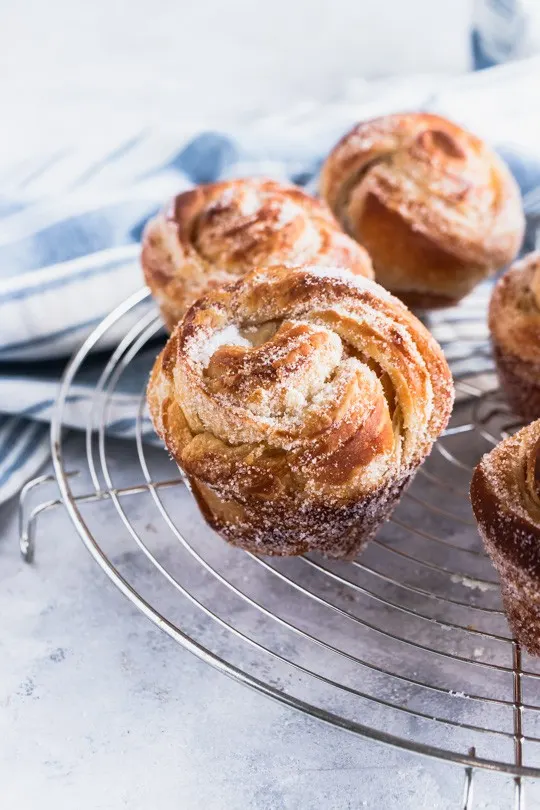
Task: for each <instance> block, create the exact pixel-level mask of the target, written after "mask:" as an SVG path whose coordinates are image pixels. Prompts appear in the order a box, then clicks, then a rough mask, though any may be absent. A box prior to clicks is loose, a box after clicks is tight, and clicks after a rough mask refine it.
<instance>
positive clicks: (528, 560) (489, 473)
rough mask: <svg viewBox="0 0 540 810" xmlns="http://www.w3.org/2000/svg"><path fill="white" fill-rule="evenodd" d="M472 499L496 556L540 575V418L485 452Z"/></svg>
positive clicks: (474, 478)
mask: <svg viewBox="0 0 540 810" xmlns="http://www.w3.org/2000/svg"><path fill="white" fill-rule="evenodd" d="M471 501H472V505H473V510H474V514H475V517H476V519H477V521H478V522H479V525H480V528H481V530H482V531H483V532H484V533H485V534H486V535H487V537H488V539H489V540H490V541H491V544H492V545H493V546H494V548H495V549H496V551H497V552H498V554H499V555H501V556H502V557H503V559H504V560H506V561H507V562H509V563H512V564H513V565H518V566H523V567H524V568H525V569H527V570H528V571H529V572H530V573H534V574H535V575H536V576H540V420H539V421H536V422H533V423H532V424H530V425H527V427H524V428H522V430H520V431H518V433H516V434H514V435H513V436H510V437H509V438H508V439H505V440H504V441H503V442H501V443H500V444H498V445H497V447H495V448H494V449H493V450H492V451H491V452H490V453H487V454H486V455H485V456H483V458H482V461H481V462H480V464H479V465H478V466H477V467H476V469H475V471H474V474H473V478H472V482H471Z"/></svg>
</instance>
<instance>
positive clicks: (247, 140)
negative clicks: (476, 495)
mask: <svg viewBox="0 0 540 810" xmlns="http://www.w3.org/2000/svg"><path fill="white" fill-rule="evenodd" d="M539 90H540V60H539V59H531V60H528V61H527V62H522V63H516V64H513V65H510V66H508V67H503V68H494V69H493V70H487V71H483V72H482V73H477V74H471V75H468V76H464V77H460V78H458V79H444V80H442V79H441V78H440V77H433V76H423V77H413V78H410V79H406V80H405V79H404V80H385V81H379V82H373V83H368V82H351V83H350V85H349V87H348V88H347V90H346V92H345V94H344V96H343V98H342V99H341V100H340V101H339V102H335V103H333V104H327V105H324V106H321V105H316V104H303V105H301V106H299V107H297V108H296V109H295V110H293V111H290V112H289V113H287V114H283V115H274V116H269V117H265V118H260V119H258V120H253V121H251V122H249V123H246V124H245V125H244V126H243V127H242V128H240V127H239V128H238V131H235V132H224V131H221V132H219V131H206V132H203V133H199V134H195V133H194V132H190V131H189V130H187V129H186V130H182V131H179V130H176V131H162V130H160V131H159V132H158V131H156V130H155V129H153V128H152V127H150V126H141V128H140V130H139V131H138V132H135V133H134V132H125V131H122V130H121V127H115V125H114V116H113V115H112V114H111V116H110V117H109V121H110V126H108V127H107V128H106V132H103V131H100V133H99V137H92V138H86V139H82V140H80V141H79V142H78V145H77V146H76V147H75V146H74V145H73V144H70V143H62V142H60V141H59V136H58V130H56V131H55V136H54V142H51V143H48V142H47V138H46V136H45V135H43V136H42V133H39V134H40V136H42V137H41V139H40V142H39V150H37V151H36V149H35V143H34V144H33V146H32V148H31V146H30V145H29V146H28V149H27V152H28V154H26V155H25V156H23V158H21V159H17V160H14V159H12V160H10V147H9V144H10V143H13V144H14V143H17V148H18V153H19V156H20V154H21V151H24V150H21V145H23V146H24V137H25V133H14V132H13V130H10V131H9V132H8V133H7V134H6V132H4V133H2V134H0V177H1V182H0V188H1V189H2V191H1V192H0V502H2V501H4V500H6V499H7V498H9V497H11V496H12V495H14V494H15V493H16V492H17V491H18V490H19V489H20V487H21V486H22V484H23V483H24V482H25V480H27V479H28V478H29V477H30V476H32V475H33V474H34V473H35V472H36V471H37V469H38V468H39V467H40V466H41V465H42V464H43V463H44V461H45V460H46V459H47V457H48V455H49V450H48V426H47V423H48V422H49V420H50V418H51V414H52V411H53V408H54V401H55V397H56V394H57V389H58V381H59V379H60V376H61V373H62V369H63V367H64V366H65V362H66V357H68V356H69V354H70V353H71V352H72V351H73V350H74V348H75V347H76V346H77V345H78V344H80V343H81V342H82V340H83V339H84V337H85V336H86V335H87V334H88V333H89V331H90V330H92V328H93V327H94V326H95V325H96V324H97V323H99V321H100V320H101V319H102V318H103V317H104V316H105V315H106V314H107V313H108V312H109V311H110V310H111V309H113V308H114V307H115V306H116V305H117V304H118V303H120V302H121V301H122V300H123V299H125V298H126V297H127V296H128V295H130V294H132V293H133V292H135V291H136V290H137V289H139V288H140V287H141V285H142V279H141V273H140V269H139V262H138V253H139V247H138V243H139V239H140V235H141V231H142V228H143V227H144V223H145V222H146V220H147V219H148V217H149V216H150V215H151V214H152V213H154V212H155V211H156V210H157V208H158V207H159V205H160V204H161V202H162V201H163V200H164V199H166V198H167V197H168V196H170V195H172V194H174V193H178V192H179V191H180V190H183V189H186V188H189V187H190V186H191V185H193V184H196V183H201V182H209V181H212V180H216V179H218V178H221V179H223V178H229V177H234V176H247V175H258V176H262V175H264V176H270V177H274V178H276V179H281V180H289V181H293V182H295V183H298V184H300V185H303V186H307V187H308V189H311V190H314V189H315V188H316V178H317V173H318V168H319V166H320V163H321V161H322V159H323V157H324V155H325V153H326V152H327V151H328V149H329V148H330V147H331V146H332V145H333V143H334V142H335V141H336V139H337V138H338V137H339V136H340V135H341V134H342V133H343V132H344V131H345V130H346V129H347V128H348V127H350V126H351V125H352V124H353V123H355V122H356V121H358V120H359V119H361V118H368V117H372V116H375V115H380V114H383V113H387V112H391V111H396V110H405V109H425V110H431V111H435V112H439V113H441V114H444V115H447V116H448V117H450V118H453V119H455V120H456V121H458V122H460V123H462V124H464V125H465V126H468V127H470V128H471V129H472V130H473V131H475V132H477V133H478V134H479V135H481V136H482V137H485V138H486V139H487V140H489V141H490V142H491V143H493V144H494V145H495V147H496V148H497V149H499V151H500V152H501V153H502V154H503V155H504V157H505V158H506V160H507V161H508V162H509V164H510V166H511V168H512V170H513V171H514V173H515V175H516V177H517V180H518V182H519V184H520V186H521V189H522V191H523V193H524V195H525V200H526V207H527V213H528V216H529V221H530V224H531V229H530V230H531V235H530V237H529V238H530V240H531V239H534V234H535V232H536V230H535V227H536V217H537V216H539V217H540V191H539V190H538V189H540V118H539V116H538V114H537V109H536V98H537V97H538V91H539ZM104 105H106V99H105V100H104ZM66 115H69V116H70V117H71V119H72V117H73V115H76V110H74V109H73V104H71V105H70V107H69V110H66ZM105 118H106V116H105V117H104V120H105ZM32 149H33V151H32ZM535 189H536V190H535ZM478 294H479V295H484V297H485V293H483V292H482V291H480V292H479V293H478ZM133 317H134V318H138V317H140V311H135V312H134V314H133ZM460 323H463V326H460ZM122 325H123V328H124V330H125V328H126V327H129V323H128V321H127V320H126V319H124V321H123V323H122ZM433 327H434V331H435V333H436V334H437V329H438V328H439V326H438V323H437V319H436V318H435V319H434V322H433ZM440 328H441V329H442V330H443V331H444V334H445V335H446V337H447V338H448V330H449V327H448V323H447V322H442V323H441V324H440ZM450 331H451V332H452V335H451V338H452V345H453V352H454V355H455V356H454V357H453V358H451V359H453V362H454V364H455V365H454V369H455V371H456V373H459V370H460V368H461V367H462V366H463V363H464V359H465V358H466V356H467V354H468V352H469V351H470V346H471V341H473V342H474V341H476V342H478V341H479V340H481V339H483V337H484V334H483V333H482V334H481V335H479V334H476V333H475V334H474V335H472V336H471V334H470V318H467V317H464V318H463V319H462V320H460V318H459V317H458V318H457V319H456V321H455V323H454V324H453V325H452V328H451V330H450ZM120 337H121V335H120V334H118V332H117V333H115V334H113V333H111V334H110V335H109V336H108V338H109V344H108V348H110V347H111V346H112V345H114V344H115V343H116V342H117V341H118V340H119V339H120ZM441 339H442V336H441ZM101 348H107V347H104V346H103V345H102V346H101ZM459 364H461V365H459ZM95 379H96V378H95V377H93V376H92V374H91V373H90V374H89V375H88V376H87V377H86V378H85V379H84V381H82V382H81V383H80V384H79V385H78V388H77V390H76V391H75V392H74V393H73V397H72V399H71V401H70V407H69V411H68V422H69V424H70V425H71V426H73V427H74V428H81V427H83V425H84V424H85V421H86V413H87V411H86V410H85V406H86V405H87V404H88V402H89V395H90V394H91V392H92V387H93V386H94V385H95ZM141 383H142V381H139V389H140V384H141ZM130 384H131V383H130V382H129V380H127V381H125V383H124V385H126V386H127V388H126V390H125V391H123V390H122V389H120V390H119V391H118V392H117V394H116V402H115V414H116V415H117V418H115V420H114V421H113V423H111V426H110V427H111V430H112V431H113V432H115V433H116V434H118V435H120V436H122V435H126V432H127V431H128V430H129V426H130V424H131V423H130V420H129V419H127V418H123V416H122V415H123V414H124V413H125V414H128V413H129V414H130V415H132V407H133V402H132V400H131V396H132V395H131V391H132V390H133V389H131V390H129V386H130ZM151 436H152V432H151V430H149V431H148V438H149V439H150V438H151Z"/></svg>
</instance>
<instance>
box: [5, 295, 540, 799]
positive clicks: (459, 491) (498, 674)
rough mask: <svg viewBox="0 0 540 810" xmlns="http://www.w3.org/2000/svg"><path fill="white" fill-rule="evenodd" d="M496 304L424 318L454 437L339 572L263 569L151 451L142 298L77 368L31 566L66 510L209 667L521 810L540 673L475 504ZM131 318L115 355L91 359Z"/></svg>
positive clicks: (496, 401)
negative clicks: (500, 794) (509, 779)
mask: <svg viewBox="0 0 540 810" xmlns="http://www.w3.org/2000/svg"><path fill="white" fill-rule="evenodd" d="M488 292H489V290H488V289H487V288H480V290H479V292H478V294H477V295H473V296H472V297H471V298H469V299H468V301H467V302H466V303H465V304H464V305H463V306H461V307H458V308H456V309H455V310H452V311H451V312H450V313H449V312H443V313H437V314H435V315H433V316H432V318H431V321H430V323H429V325H430V328H431V329H432V331H433V332H434V334H435V335H436V337H437V338H438V339H439V341H440V342H441V343H442V345H443V347H444V348H445V351H446V352H447V356H448V357H449V360H450V363H451V365H452V368H453V371H454V376H455V380H456V388H457V400H456V406H455V409H454V414H453V417H452V420H451V422H450V425H449V427H448V429H447V430H446V432H445V434H444V435H443V437H442V438H441V439H440V441H438V442H437V444H436V445H435V447H434V449H433V452H432V453H431V455H430V457H429V458H428V459H427V461H426V462H425V464H424V465H423V466H422V467H421V468H420V470H419V472H418V474H417V476H416V479H415V481H414V483H413V484H412V486H411V488H410V489H409V491H408V492H407V493H406V494H405V495H404V497H403V498H402V500H401V503H400V505H399V506H398V508H397V510H396V512H395V513H394V516H393V518H392V520H391V521H390V522H389V523H387V524H385V525H384V526H383V527H382V528H381V530H380V531H379V533H378V535H377V538H376V539H375V540H373V541H372V542H371V544H370V545H369V546H368V548H367V549H366V551H365V552H364V553H363V554H362V556H361V557H360V558H358V559H356V560H354V561H348V562H345V561H339V560H327V559H324V558H321V557H317V556H315V555H306V556H304V557H300V558H290V559H279V558H271V559H269V558H263V557H256V556H254V555H252V554H248V553H246V552H243V551H240V550H238V549H234V548H231V547H229V546H228V545H227V544H226V543H224V542H223V541H222V540H221V539H220V538H219V537H218V536H217V535H215V534H214V533H213V532H212V531H211V530H210V529H209V528H208V527H207V526H206V524H205V523H204V521H203V519H202V518H201V517H200V515H199V513H198V510H197V508H196V505H195V502H194V499H193V498H192V496H191V494H190V492H189V488H188V487H187V486H186V484H185V482H184V481H183V479H182V476H181V475H180V474H179V471H178V468H177V467H176V465H174V464H173V462H172V461H171V460H170V459H169V458H168V457H167V455H166V454H165V453H164V452H163V449H162V448H160V447H159V446H156V441H155V437H153V431H152V428H151V424H150V421H149V418H148V414H147V411H146V403H145V386H146V381H147V378H148V373H149V370H150V367H151V364H152V362H153V360H154V358H155V356H156V354H157V352H158V350H159V347H160V346H161V345H162V343H163V340H164V337H163V334H162V333H161V321H160V319H159V316H158V314H157V312H156V310H155V308H154V305H153V304H152V302H151V300H150V298H149V293H148V291H147V290H141V291H140V292H139V293H137V294H136V295H134V296H133V297H132V298H130V299H129V300H127V301H126V302H125V303H124V304H122V305H121V306H120V307H118V308H117V309H116V310H115V311H114V312H113V313H111V315H110V316H109V317H107V318H106V319H105V320H104V321H103V322H102V323H101V324H100V325H99V326H98V327H97V328H96V329H95V331H94V332H93V333H92V334H91V335H90V337H88V339H87V340H86V341H85V343H84V345H83V346H82V347H81V348H80V350H79V351H78V352H77V353H76V354H75V356H74V357H73V359H72V360H71V362H70V363H69V366H68V367H67V370H66V372H65V375H64V378H63V381H62V385H61V390H60V394H59V397H58V403H57V408H56V415H55V419H54V422H53V425H52V431H51V442H52V453H53V462H54V470H55V478H56V483H57V485H58V487H59V490H60V496H61V498H60V499H53V500H49V501H46V502H44V503H41V504H40V505H39V506H37V507H36V508H34V509H31V508H30V506H29V504H30V503H31V501H32V498H31V491H32V490H33V489H34V488H35V487H36V486H38V485H39V484H43V483H44V482H46V481H48V480H50V479H48V478H47V477H45V476H42V477H40V478H38V479H35V480H34V481H32V482H30V483H29V484H28V485H27V486H26V488H25V490H24V492H23V494H22V497H21V507H20V520H21V550H22V552H23V555H24V556H25V558H26V559H31V558H32V556H33V550H34V530H35V519H36V517H37V516H38V514H40V513H41V512H42V511H44V510H46V509H49V508H51V507H53V506H55V505H57V504H59V503H61V504H63V505H64V506H65V508H66V510H67V512H68V514H69V516H70V518H71V520H72V522H73V524H74V526H75V527H76V529H77V532H78V533H79V535H80V537H81V538H82V540H83V542H84V544H85V545H86V547H87V549H88V550H89V552H90V554H91V555H92V556H93V558H94V559H95V560H96V562H97V563H98V564H99V566H100V567H101V568H102V569H103V570H104V571H105V573H106V574H107V575H108V577H109V578H110V579H111V580H112V582H113V583H114V584H115V585H116V586H117V587H118V588H119V590H120V591H121V592H122V593H123V594H124V595H125V596H126V597H127V598H128V599H129V600H130V601H131V602H132V603H133V604H134V605H136V607H137V608H138V609H139V610H140V611H142V613H143V614H144V615H145V616H147V617H148V618H149V619H150V620H151V621H153V622H154V623H155V624H156V625H157V626H158V627H160V628H161V629H162V630H163V631H165V632H166V633H167V634H168V635H169V636H171V637H172V638H173V639H175V640H176V641H177V642H179V643H180V644H181V645H183V646H184V647H186V648H187V649H188V650H190V651H191V652H193V653H195V654H196V655H197V656H199V657H200V658H202V659H203V660H204V661H207V662H208V663H210V664H212V665H213V666H214V667H216V668H217V669H219V670H220V671H221V672H223V673H225V674H227V675H229V676H231V677H233V678H235V679H236V680H238V681H240V682H242V683H243V684H245V685H247V686H250V687H252V688H254V689H256V690H258V691H259V692H261V693H263V694H265V695H267V696H269V697H271V698H273V699H275V700H277V701H279V702H280V703H282V704H285V705H287V706H290V707H293V708H295V709H299V710H302V711H303V712H307V713H308V714H310V715H312V716H314V717H317V718H319V719H321V720H323V721H326V722H327V723H330V724H333V725H334V726H338V727H340V728H342V729H346V730H348V731H350V732H354V733H356V734H359V735H362V736H364V737H367V738H370V739H372V740H376V741H380V742H382V743H387V744H389V745H393V746H397V747H400V748H403V749H407V750H409V751H413V752H417V753H421V754H425V755H428V756H431V757H436V758H438V759H440V760H444V761H447V762H452V763H455V764H458V765H462V766H464V767H465V769H466V770H465V789H464V797H463V803H462V807H463V808H466V809H467V808H471V807H472V788H473V769H474V768H483V769H488V770H492V771H499V772H503V773H506V774H511V775H513V776H514V794H515V795H514V806H515V807H516V808H522V807H523V806H524V805H523V804H522V802H523V781H522V777H526V776H531V777H538V776H540V767H539V766H538V764H536V765H535V763H538V762H539V758H538V754H539V752H540V749H539V747H538V746H539V744H540V666H539V664H538V663H536V661H535V660H534V659H532V658H529V657H528V656H527V655H526V654H524V653H523V654H522V652H521V650H520V648H519V646H518V645H517V644H516V642H515V641H514V640H513V638H512V636H511V633H510V631H509V629H508V626H507V623H506V620H505V616H504V613H503V611H502V607H501V601H500V596H499V587H498V583H497V578H496V575H495V571H494V569H493V568H492V566H491V564H490V561H489V559H488V557H487V556H486V555H485V553H484V551H483V548H482V545H481V542H480V540H479V538H478V535H477V531H476V527H475V523H474V520H473V517H472V513H471V509H470V504H469V500H468V485H469V478H470V474H471V471H472V469H473V467H474V465H475V464H476V463H477V462H478V460H479V458H480V456H481V455H482V454H483V453H484V452H487V451H488V450H489V449H491V448H492V447H493V446H494V445H495V444H496V443H497V442H498V441H500V439H501V437H503V436H505V435H507V434H508V433H510V432H512V431H513V430H515V429H516V428H517V427H518V423H517V421H516V419H515V417H513V416H512V414H511V413H510V412H509V411H508V409H507V407H506V405H505V403H504V401H503V399H502V398H501V396H500V395H499V393H498V392H497V389H496V384H495V379H494V376H493V374H492V370H491V366H490V359H489V347H488V344H487V341H486V334H485V303H486V301H485V298H486V296H487V294H488ZM138 310H140V314H139V315H138V316H137V317H136V318H135V325H134V326H133V325H132V324H133V321H134V318H133V315H134V313H137V312H138ZM123 321H126V324H129V326H127V331H126V334H125V337H124V339H123V340H122V341H121V343H120V344H119V345H118V348H117V349H116V350H115V351H114V352H113V354H112V355H111V354H109V355H106V356H104V355H102V354H99V348H100V344H101V343H103V341H104V340H105V339H106V337H107V334H108V333H109V332H110V330H113V329H114V330H117V329H118V328H119V325H120V326H121V323H122V322H123ZM75 412H76V415H77V418H75V416H74V414H75ZM81 419H84V421H85V425H86V467H85V469H82V470H77V471H76V472H77V474H76V475H75V474H74V473H73V472H72V471H70V470H69V469H66V463H65V458H66V453H65V444H66V437H67V436H68V434H69V432H70V431H69V425H70V424H74V423H75V422H78V423H80V421H81ZM118 436H121V437H122V440H121V441H119V440H118ZM152 440H153V441H152ZM126 474H127V475H128V477H129V481H128V484H127V485H126Z"/></svg>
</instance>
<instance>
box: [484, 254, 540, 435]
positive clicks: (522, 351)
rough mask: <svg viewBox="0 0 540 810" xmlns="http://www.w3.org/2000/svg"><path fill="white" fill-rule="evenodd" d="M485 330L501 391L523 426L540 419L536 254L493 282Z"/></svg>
mask: <svg viewBox="0 0 540 810" xmlns="http://www.w3.org/2000/svg"><path fill="white" fill-rule="evenodd" d="M489 329H490V332H491V340H492V344H493V354H494V357H495V363H496V366H497V373H498V376H499V382H500V384H501V388H502V389H503V391H504V392H505V394H506V397H507V399H508V402H509V403H510V405H511V407H512V408H513V410H514V411H515V412H516V413H517V414H519V415H520V416H522V417H523V418H524V419H525V420H526V421H527V422H530V421H532V420H533V419H538V418H539V417H540V252H536V253H530V254H529V255H528V256H526V257H525V258H524V259H522V260H521V261H519V262H516V263H515V264H514V265H513V266H512V267H511V268H510V270H508V271H507V272H506V273H505V274H504V275H503V276H502V277H501V278H500V279H499V281H498V282H497V284H496V285H495V288H494V290H493V293H492V296H491V301H490V304H489Z"/></svg>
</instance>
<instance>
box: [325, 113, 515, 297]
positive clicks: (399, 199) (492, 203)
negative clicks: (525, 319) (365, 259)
mask: <svg viewBox="0 0 540 810" xmlns="http://www.w3.org/2000/svg"><path fill="white" fill-rule="evenodd" d="M321 194H322V196H323V197H324V198H325V199H326V201H327V202H328V204H329V205H330V207H331V208H332V210H333V212H334V214H335V215H336V217H337V219H338V220H339V221H340V222H341V224H342V226H343V227H344V229H345V230H346V231H347V233H349V234H350V235H351V236H353V237H354V238H355V239H357V241H358V242H360V243H361V244H363V245H364V246H365V247H366V248H367V249H368V251H369V253H370V255H371V258H372V261H373V265H374V268H375V274H376V277H377V280H378V281H380V283H382V284H383V285H384V286H385V287H387V289H390V290H392V292H395V293H396V295H399V296H400V297H405V296H406V295H407V296H408V295H409V294H412V295H422V294H426V295H428V296H429V295H433V296H434V297H435V298H434V300H435V302H436V305H438V304H437V301H438V297H439V296H443V297H444V298H446V299H449V300H451V301H456V300H459V299H460V298H462V297H463V296H464V295H466V294H467V293H468V292H469V291H470V290H471V289H472V288H473V287H474V286H475V285H476V284H477V283H478V281H480V280H481V279H483V278H485V277H486V276H488V275H490V274H492V273H494V272H495V271H496V270H497V269H500V268H501V267H503V266H504V265H505V264H508V263H509V262H510V261H511V260H512V259H513V258H514V257H515V255H516V253H517V251H518V249H519V246H520V244H521V241H522V238H523V232H524V224H525V222H524V216H523V211H522V206H521V200H520V194H519V189H518V187H517V184H516V183H515V181H514V179H513V177H512V175H511V174H510V172H509V170H508V168H507V167H506V165H505V164H504V163H503V161H502V160H501V159H500V158H499V157H498V156H497V155H496V153H494V152H493V151H492V150H491V149H489V148H488V147H487V145H486V144H485V143H483V142H482V141H481V140H480V139H478V138H476V137H475V136H473V135H472V134H471V133H469V132H467V131H465V130H463V129H462V128H461V127H459V126H457V125H456V124H454V123H452V122H451V121H448V120H447V119H445V118H442V117H440V116H435V115H430V114H425V113H406V114H397V115H388V116H383V117H381V118H376V119H373V120H371V121H364V122H361V123H360V124H358V125H357V126H356V127H354V128H353V129H352V130H351V131H350V132H349V133H347V134H346V135H345V136H344V137H343V138H342V139H341V141H340V142H339V143H338V144H337V145H336V146H335V147H334V149H333V150H332V152H331V153H330V155H329V156H328V158H327V160H326V162H325V164H324V166H323V169H322V173H321ZM425 301H427V302H428V305H429V298H426V299H425ZM425 305H426V304H424V306H425Z"/></svg>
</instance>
